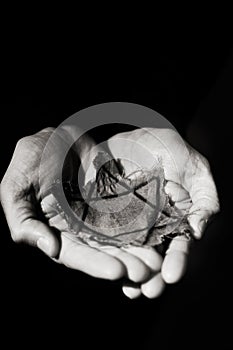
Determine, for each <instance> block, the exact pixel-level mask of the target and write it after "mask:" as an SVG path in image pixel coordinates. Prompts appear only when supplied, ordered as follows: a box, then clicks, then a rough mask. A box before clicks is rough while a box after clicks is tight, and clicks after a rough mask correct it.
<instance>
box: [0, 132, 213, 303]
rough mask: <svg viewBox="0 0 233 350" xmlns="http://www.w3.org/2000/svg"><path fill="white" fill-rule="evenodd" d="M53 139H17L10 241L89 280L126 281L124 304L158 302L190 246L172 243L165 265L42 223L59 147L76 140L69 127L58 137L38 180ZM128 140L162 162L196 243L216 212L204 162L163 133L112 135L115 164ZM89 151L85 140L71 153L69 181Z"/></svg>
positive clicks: (6, 194) (9, 198)
mask: <svg viewBox="0 0 233 350" xmlns="http://www.w3.org/2000/svg"><path fill="white" fill-rule="evenodd" d="M52 133H53V129H52V128H47V129H45V130H42V131H41V132H39V133H37V134H35V135H32V136H28V137H25V138H23V139H21V140H20V141H19V142H18V144H17V146H16V149H15V152H14V155H13V157H12V160H11V163H10V165H9V167H8V169H7V172H6V174H5V176H4V178H3V180H2V183H1V203H2V206H3V209H4V212H5V215H6V219H7V222H8V225H9V228H10V231H11V235H12V238H13V240H14V241H16V242H25V243H28V244H31V245H33V246H37V247H38V248H40V249H41V250H42V251H44V252H45V253H46V254H47V255H48V256H50V257H51V258H53V259H54V261H56V262H58V263H61V264H64V265H66V266H68V267H69V268H73V269H77V270H80V271H83V272H84V273H87V274H89V275H91V276H94V277H98V278H106V279H110V280H113V279H118V278H121V277H126V278H127V279H128V282H127V283H125V284H124V286H123V292H124V293H125V294H126V295H127V296H128V297H129V298H136V297H138V296H140V295H141V294H144V295H145V296H146V297H148V298H155V297H157V296H159V295H160V294H161V293H162V291H163V289H164V287H165V284H166V283H175V282H177V281H178V280H179V279H180V278H181V277H182V275H183V273H184V271H185V266H186V260H187V253H188V248H189V244H190V242H189V241H188V240H185V239H183V240H180V239H178V238H177V239H174V240H173V241H172V242H171V244H170V247H169V249H168V251H167V254H166V256H165V258H164V260H163V259H162V257H161V256H160V254H159V253H158V252H157V251H155V250H154V249H152V248H151V249H148V248H143V247H131V248H127V249H126V248H125V249H119V248H116V247H111V246H107V247H106V246H105V247H99V248H92V247H89V246H87V245H85V244H83V243H82V242H78V241H77V240H75V241H74V240H72V239H71V238H70V237H68V236H67V235H66V234H65V233H64V232H61V233H60V237H58V236H57V232H56V233H55V231H54V230H53V228H52V227H49V226H48V225H47V224H46V223H45V222H42V221H41V220H40V218H39V216H38V209H39V210H40V209H41V208H40V202H41V199H42V197H43V195H44V193H46V189H47V188H48V187H49V186H50V185H51V184H52V183H53V182H54V180H55V179H56V178H57V175H58V172H59V167H60V163H61V159H63V158H62V156H61V154H63V152H64V148H66V147H67V145H68V144H70V138H72V139H73V140H75V131H73V130H72V132H70V128H67V129H62V130H60V132H59V133H58V134H57V137H56V138H53V142H52V143H51V144H50V147H49V149H48V150H47V152H48V154H47V157H46V161H45V163H44V164H43V171H42V173H41V174H40V181H39V166H40V161H41V157H42V153H43V152H44V149H45V146H46V145H47V141H48V139H49V138H50V136H51V134H52ZM119 139H120V140H121V141H120V142H121V144H122V149H121V147H119V143H118V145H117V147H116V143H115V140H119ZM125 140H130V141H132V145H133V144H134V143H135V141H136V142H140V143H142V144H143V146H144V147H146V148H147V149H149V150H150V151H151V152H152V153H153V154H154V156H155V157H157V156H159V157H160V158H161V159H162V161H163V167H164V172H165V178H166V180H167V185H166V192H167V193H168V194H169V195H170V196H171V198H172V200H173V201H174V202H175V203H176V205H177V206H178V207H179V208H180V209H182V210H184V211H186V210H189V213H190V215H189V222H190V226H191V227H192V229H193V235H194V236H195V237H196V238H200V237H201V235H202V233H203V230H204V226H205V224H206V222H207V220H208V219H209V218H210V216H212V215H213V214H215V213H216V212H217V211H218V210H219V204H218V198H217V193H216V189H215V185H214V182H213V179H212V176H211V173H210V169H209V166H208V162H207V161H206V159H205V158H204V157H202V156H201V155H200V154H199V153H197V152H196V151H195V150H193V149H192V148H191V147H190V146H188V145H185V143H184V142H183V140H182V139H181V138H180V136H179V135H178V134H177V133H176V132H174V131H172V130H168V129H147V130H135V131H133V132H129V133H122V134H118V135H116V136H114V137H113V138H111V139H110V140H109V142H108V146H109V148H110V150H111V152H112V154H113V156H114V157H117V153H118V152H119V151H120V153H121V156H122V154H124V153H122V152H124V143H125ZM91 147H92V143H91V141H90V139H87V140H83V141H82V142H80V143H79V144H78V147H77V149H76V152H73V153H71V154H70V156H69V157H67V159H66V164H64V178H65V179H66V180H71V179H73V178H76V176H77V174H76V169H77V166H75V164H76V165H77V162H79V156H81V155H82V153H85V152H87V151H88V150H89V149H90V148H91ZM131 153H132V154H133V146H132V149H131ZM137 157H140V154H137ZM127 166H128V165H125V169H126V171H128V172H129V173H131V172H132V169H129V168H127Z"/></svg>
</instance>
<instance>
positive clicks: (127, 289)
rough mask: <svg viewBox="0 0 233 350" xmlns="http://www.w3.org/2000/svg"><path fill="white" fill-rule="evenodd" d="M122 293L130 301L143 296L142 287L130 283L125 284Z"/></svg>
mask: <svg viewBox="0 0 233 350" xmlns="http://www.w3.org/2000/svg"><path fill="white" fill-rule="evenodd" d="M122 291H123V293H124V294H125V295H126V296H127V297H128V298H130V299H137V298H139V297H140V296H141V295H142V291H141V287H140V285H139V284H137V283H133V282H130V281H127V282H124V283H123V286H122Z"/></svg>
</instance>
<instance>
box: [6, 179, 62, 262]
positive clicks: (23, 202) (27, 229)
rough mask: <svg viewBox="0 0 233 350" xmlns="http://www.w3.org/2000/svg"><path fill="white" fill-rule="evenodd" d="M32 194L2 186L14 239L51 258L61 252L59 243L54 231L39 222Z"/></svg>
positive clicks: (12, 187)
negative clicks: (38, 249)
mask: <svg viewBox="0 0 233 350" xmlns="http://www.w3.org/2000/svg"><path fill="white" fill-rule="evenodd" d="M34 200H35V199H34V196H33V194H32V193H30V194H28V195H25V194H23V195H22V194H21V193H20V192H19V190H18V189H16V191H15V192H14V186H7V187H4V186H2V185H1V202H2V205H3V209H4V212H5V215H6V219H7V222H8V226H9V228H10V231H11V235H12V239H13V240H14V241H15V242H25V243H28V244H30V245H33V246H37V247H38V248H40V249H41V250H42V251H43V252H45V253H46V254H47V255H49V256H50V257H54V256H56V255H57V254H58V252H59V248H60V245H59V241H58V239H57V237H56V235H55V233H54V231H53V230H52V229H50V228H49V227H48V226H47V225H46V224H44V223H43V222H41V221H40V220H38V218H37V213H36V209H35V205H34Z"/></svg>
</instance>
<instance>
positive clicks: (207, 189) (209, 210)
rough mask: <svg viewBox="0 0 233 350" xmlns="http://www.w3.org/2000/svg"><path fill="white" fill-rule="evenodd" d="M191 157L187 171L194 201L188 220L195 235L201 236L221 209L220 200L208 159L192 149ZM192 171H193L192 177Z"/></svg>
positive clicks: (187, 179)
mask: <svg viewBox="0 0 233 350" xmlns="http://www.w3.org/2000/svg"><path fill="white" fill-rule="evenodd" d="M191 159H192V167H191V168H190V169H189V171H187V173H186V183H187V184H188V186H189V192H190V196H191V199H192V203H193V205H192V206H191V208H190V215H189V218H188V220H189V224H190V226H191V228H192V231H193V235H194V237H195V238H201V237H202V235H203V232H204V230H205V227H206V224H207V222H208V221H209V219H210V218H211V216H212V215H214V214H216V213H217V212H218V211H219V200H218V195H217V190H216V186H215V183H214V180H213V177H212V174H211V171H210V166H209V164H208V161H207V160H206V159H205V158H204V157H203V156H201V155H200V154H199V153H197V152H196V151H193V150H192V149H191ZM190 171H192V172H193V176H192V177H190V174H189V172H190Z"/></svg>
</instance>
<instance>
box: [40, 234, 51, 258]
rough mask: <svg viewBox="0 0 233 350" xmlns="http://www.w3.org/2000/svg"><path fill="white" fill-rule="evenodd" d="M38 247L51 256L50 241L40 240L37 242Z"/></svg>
mask: <svg viewBox="0 0 233 350" xmlns="http://www.w3.org/2000/svg"><path fill="white" fill-rule="evenodd" d="M37 247H38V248H39V249H41V250H42V251H43V252H44V253H45V254H47V255H49V253H50V245H49V241H48V240H47V239H46V238H44V237H41V238H39V239H38V241H37Z"/></svg>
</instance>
